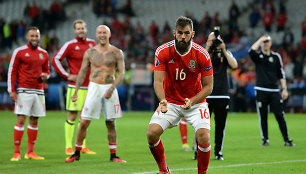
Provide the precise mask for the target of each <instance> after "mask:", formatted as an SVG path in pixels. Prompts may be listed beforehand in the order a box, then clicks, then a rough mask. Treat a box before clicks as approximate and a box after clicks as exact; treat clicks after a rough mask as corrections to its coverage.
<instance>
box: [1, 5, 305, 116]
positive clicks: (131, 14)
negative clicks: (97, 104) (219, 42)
mask: <svg viewBox="0 0 306 174" xmlns="http://www.w3.org/2000/svg"><path fill="white" fill-rule="evenodd" d="M276 3H278V5H279V7H278V8H275V5H277V4H276ZM286 3H287V1H286V0H279V1H271V0H262V1H261V2H260V4H259V3H257V4H256V5H252V6H250V7H249V8H252V9H250V10H247V9H240V8H239V6H238V5H237V4H236V3H235V1H232V5H231V6H230V8H229V9H228V11H229V12H228V13H229V15H228V19H227V20H222V21H221V20H220V18H219V13H218V12H216V13H215V14H213V15H211V14H209V13H208V12H204V13H203V17H202V18H201V19H200V20H198V19H197V18H195V17H194V16H193V14H192V12H189V11H186V12H185V14H184V15H185V16H187V17H189V18H191V19H192V20H193V22H194V30H195V32H196V35H195V38H194V42H196V43H198V44H200V45H202V46H205V42H206V39H207V36H208V35H209V33H210V32H212V31H213V27H214V26H220V27H221V37H222V39H223V40H224V42H225V44H226V46H227V48H228V49H229V50H231V52H233V53H234V56H235V57H236V59H237V60H238V63H239V68H238V69H237V70H235V71H231V72H230V73H229V74H230V77H231V78H230V79H231V81H230V84H231V94H232V97H233V100H232V101H233V102H234V103H236V104H235V105H234V106H239V107H233V110H234V111H255V108H254V107H255V104H254V102H255V98H254V97H255V94H254V84H255V67H254V64H253V63H252V61H251V60H250V58H249V56H248V53H247V51H248V49H249V47H250V45H251V44H252V43H254V42H255V40H256V39H257V38H258V37H259V36H255V35H254V34H253V33H252V32H251V33H247V32H246V28H242V27H240V26H239V22H238V21H239V19H240V17H241V16H242V15H246V13H248V14H247V15H248V17H249V18H248V19H249V21H248V22H249V26H250V28H252V29H254V30H256V28H259V27H264V28H265V30H266V32H267V33H270V32H278V33H280V34H281V35H282V36H283V39H282V42H280V43H276V42H273V50H274V51H276V52H278V53H279V54H280V55H281V56H282V58H283V64H284V70H285V73H286V77H287V80H288V83H305V80H306V59H305V57H306V17H305V19H304V20H303V21H300V22H301V28H300V29H301V31H302V33H303V34H302V36H301V40H299V39H298V40H295V39H296V38H294V35H293V33H292V31H291V29H290V27H289V26H288V24H287V21H288V18H290V16H287V9H286ZM92 10H93V13H95V14H96V15H97V16H107V17H110V18H111V22H107V21H101V22H102V23H103V24H106V25H108V26H110V28H111V31H112V37H111V43H112V44H114V45H115V46H118V47H119V48H121V49H122V50H123V51H124V52H125V56H126V68H127V70H128V71H129V70H130V69H131V64H138V65H144V66H147V65H152V64H153V61H154V51H155V49H156V48H157V47H158V46H159V45H160V44H162V43H164V42H167V41H170V40H172V39H173V34H172V28H173V27H174V26H173V24H172V23H171V24H170V22H173V21H166V22H165V23H164V25H163V26H159V25H158V24H157V23H156V21H154V20H152V21H151V24H150V26H148V27H144V26H143V25H142V24H141V23H140V22H137V23H136V24H133V23H131V18H136V19H137V14H136V13H135V9H133V8H132V1H131V0H127V1H126V4H125V5H124V6H122V7H119V8H118V7H117V1H116V0H94V1H93V6H92ZM250 11H251V12H250ZM119 13H121V14H125V17H124V19H123V20H122V21H120V20H119V19H118V18H117V15H118V14H119ZM24 15H25V17H26V18H22V19H23V20H22V19H21V20H19V21H17V20H16V21H11V22H9V23H8V21H5V20H4V19H0V39H1V41H0V44H1V48H6V47H9V48H11V47H10V46H8V43H9V42H17V43H18V40H22V39H23V38H24V31H25V28H26V26H27V25H36V26H38V27H39V28H40V29H41V30H42V31H43V32H42V33H43V36H42V41H41V42H42V47H43V48H44V49H46V50H47V51H50V52H54V51H56V50H57V49H58V48H59V45H58V38H57V36H56V35H52V36H49V34H48V30H49V29H52V28H53V27H54V26H56V25H54V23H55V22H58V21H62V20H65V7H64V5H63V4H61V3H58V2H57V1H54V3H53V4H52V5H51V6H50V8H49V9H43V8H42V7H39V6H37V5H36V4H35V3H33V4H31V5H30V4H28V5H27V6H26V8H25V9H24ZM50 16H52V17H50ZM59 16H60V17H59ZM46 21H48V22H46ZM260 22H262V24H260ZM8 38H9V40H10V41H8V40H7V39H8ZM272 41H273V38H272ZM10 54H11V53H9V52H4V53H2V54H0V72H1V77H0V82H1V81H6V78H7V77H6V72H7V68H8V63H9V59H10ZM54 75H55V76H56V73H54ZM56 78H59V77H56ZM126 83H128V82H126Z"/></svg>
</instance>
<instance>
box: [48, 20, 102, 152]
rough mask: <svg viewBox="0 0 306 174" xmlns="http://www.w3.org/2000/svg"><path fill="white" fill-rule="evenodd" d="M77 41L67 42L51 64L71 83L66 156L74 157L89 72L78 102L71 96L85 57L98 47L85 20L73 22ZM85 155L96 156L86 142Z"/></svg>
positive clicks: (84, 146) (69, 87)
mask: <svg viewBox="0 0 306 174" xmlns="http://www.w3.org/2000/svg"><path fill="white" fill-rule="evenodd" d="M73 28H74V33H75V35H76V37H75V39H73V40H70V41H68V42H66V43H65V44H64V45H63V46H62V48H61V49H60V50H59V51H58V52H57V53H56V54H55V55H54V56H53V58H52V61H51V64H52V66H53V67H54V69H55V71H56V72H57V73H58V74H59V75H60V76H62V77H63V78H65V79H67V80H68V81H69V84H68V89H67V98H66V110H67V111H68V115H67V120H66V122H65V144H66V154H67V155H72V154H73V149H72V139H73V135H74V130H75V120H76V117H77V115H78V112H79V111H81V110H82V108H83V105H84V102H85V97H86V94H87V86H88V84H89V71H88V72H87V74H86V78H85V81H84V83H83V84H82V85H81V87H80V90H79V91H78V95H79V99H78V101H76V102H72V101H71V96H72V95H73V94H74V91H75V83H76V78H77V75H78V73H79V71H80V68H81V64H82V60H83V55H84V53H85V51H86V50H87V49H89V48H92V47H94V46H96V42H95V41H94V40H92V39H89V38H87V37H86V33H87V28H86V23H85V22H84V21H83V20H75V21H74V22H73ZM65 58H66V60H67V63H68V68H69V73H68V72H67V71H66V70H65V68H64V67H63V64H62V63H61V61H62V60H64V59H65ZM82 152H83V153H87V154H96V153H95V152H93V151H91V150H90V149H89V148H88V147H86V141H85V140H84V142H83V149H82Z"/></svg>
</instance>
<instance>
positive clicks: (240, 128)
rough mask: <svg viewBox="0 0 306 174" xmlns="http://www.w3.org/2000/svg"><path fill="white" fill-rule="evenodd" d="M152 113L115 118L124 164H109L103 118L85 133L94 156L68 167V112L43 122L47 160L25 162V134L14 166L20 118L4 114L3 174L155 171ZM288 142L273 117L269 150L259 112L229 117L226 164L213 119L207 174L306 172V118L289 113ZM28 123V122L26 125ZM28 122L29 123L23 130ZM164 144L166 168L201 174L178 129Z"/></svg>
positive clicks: (41, 145) (41, 148) (0, 125)
mask: <svg viewBox="0 0 306 174" xmlns="http://www.w3.org/2000/svg"><path fill="white" fill-rule="evenodd" d="M151 116H152V112H127V113H124V114H123V118H120V119H117V132H118V140H117V142H118V148H117V154H118V156H120V157H121V158H122V159H124V160H127V161H128V163H126V164H118V163H111V162H109V150H108V141H107V135H106V128H105V124H104V119H103V116H102V118H101V119H100V120H94V121H92V124H91V125H90V127H89V130H88V134H87V145H88V147H89V148H90V149H92V150H94V151H96V152H97V154H96V155H82V156H81V160H80V161H79V162H78V161H76V162H74V163H69V164H68V163H65V162H64V161H65V158H66V157H67V155H65V153H64V150H65V143H64V121H65V119H66V112H58V111H47V117H46V118H41V119H40V120H39V134H38V140H37V143H36V146H35V152H36V153H37V154H39V155H41V156H44V157H45V160H42V161H34V160H25V159H24V158H23V157H24V153H25V152H26V148H27V133H26V131H25V133H24V136H23V140H22V143H21V154H22V159H21V160H20V161H19V162H11V161H10V158H11V157H12V155H13V148H14V145H13V127H14V125H15V122H16V116H15V115H14V113H13V112H12V111H0V119H1V121H0V173H1V174H2V173H5V174H6V173H14V174H19V173H20V174H27V173H31V174H32V173H44V174H47V173H65V174H66V173H74V174H75V173H89V174H91V173H102V174H103V173H108V174H109V173H111V174H125V173H126V174H133V173H134V174H136V173H137V174H141V173H142V174H150V173H157V171H158V168H157V165H156V163H155V161H154V159H153V157H152V155H151V153H150V150H149V148H148V146H147V140H146V128H147V125H148V123H149V121H150V118H151ZM286 120H287V124H288V129H289V135H290V138H292V139H293V140H294V143H295V144H296V147H285V146H284V142H283V140H282V137H281V133H280V130H279V128H278V125H277V122H276V120H275V118H274V116H273V115H272V114H270V115H269V137H270V146H268V147H263V146H261V140H260V132H259V125H258V117H257V115H256V113H251V114H250V113H237V114H233V113H232V114H229V116H228V120H227V125H226V133H225V140H224V147H223V154H224V159H225V160H224V161H216V160H214V155H213V150H214V148H213V147H214V120H213V119H212V120H211V123H212V128H211V144H212V156H211V160H210V164H209V170H208V173H209V174H223V173H224V174H231V173H235V174H245V173H252V174H273V173H277V174H288V173H290V174H303V173H306V148H305V147H306V138H305V137H306V136H305V134H306V126H305V125H306V115H305V114H304V115H303V114H287V115H286ZM27 122H28V121H27ZM26 127H27V123H26V125H25V130H26ZM193 138H194V135H193V130H192V128H191V127H190V126H189V127H188V142H189V144H190V145H191V146H192V143H193ZM162 140H163V143H164V146H165V153H166V159H167V164H168V166H169V168H170V169H171V170H172V173H174V174H175V173H184V174H189V173H197V169H196V168H197V164H196V161H194V160H192V157H193V152H183V151H182V150H181V140H180V135H179V129H178V128H172V129H168V130H167V131H166V132H165V133H164V134H163V135H162Z"/></svg>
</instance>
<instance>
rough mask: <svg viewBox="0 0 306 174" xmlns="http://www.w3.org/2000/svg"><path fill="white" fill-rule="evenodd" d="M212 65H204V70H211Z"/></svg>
mask: <svg viewBox="0 0 306 174" xmlns="http://www.w3.org/2000/svg"><path fill="white" fill-rule="evenodd" d="M211 68H212V67H211V66H208V67H204V71H209V70H211Z"/></svg>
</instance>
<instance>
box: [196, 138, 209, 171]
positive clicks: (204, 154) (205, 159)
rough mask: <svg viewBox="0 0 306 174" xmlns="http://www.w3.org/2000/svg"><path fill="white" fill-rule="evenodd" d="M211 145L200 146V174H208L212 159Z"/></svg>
mask: <svg viewBox="0 0 306 174" xmlns="http://www.w3.org/2000/svg"><path fill="white" fill-rule="evenodd" d="M210 152H211V150H210V143H204V144H201V143H199V144H198V155H197V157H198V174H206V172H207V169H208V164H209V159H210Z"/></svg>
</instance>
